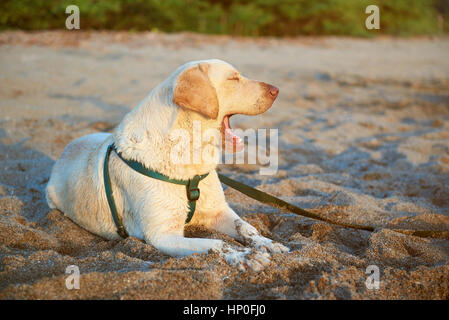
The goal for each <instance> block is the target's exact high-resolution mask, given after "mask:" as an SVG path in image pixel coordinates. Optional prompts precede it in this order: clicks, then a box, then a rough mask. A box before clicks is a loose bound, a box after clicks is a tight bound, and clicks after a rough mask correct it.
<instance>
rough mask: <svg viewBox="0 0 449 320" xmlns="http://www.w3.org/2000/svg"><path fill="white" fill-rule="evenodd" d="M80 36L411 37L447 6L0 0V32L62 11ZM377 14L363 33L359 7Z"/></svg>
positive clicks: (359, 1)
mask: <svg viewBox="0 0 449 320" xmlns="http://www.w3.org/2000/svg"><path fill="white" fill-rule="evenodd" d="M71 4H75V5H77V6H78V7H79V9H80V21H81V22H80V25H81V29H83V30H88V29H102V30H131V31H145V30H153V31H154V30H160V31H165V32H177V31H193V32H201V33H210V34H234V35H245V36H258V35H270V36H295V35H323V34H332V35H352V36H370V35H375V34H379V33H382V34H391V35H417V34H436V33H441V32H445V31H448V20H449V9H448V8H449V0H320V1H310V0H253V1H249V0H223V1H217V0H108V1H98V0H60V1H57V0H2V1H1V3H0V28H1V29H23V30H35V29H64V28H65V20H66V18H67V16H68V15H67V14H66V13H65V8H66V7H67V6H68V5H71ZM371 4H375V5H377V6H379V8H380V30H367V29H366V28H365V19H366V18H367V16H368V15H367V14H366V13H365V8H366V7H367V6H368V5H371Z"/></svg>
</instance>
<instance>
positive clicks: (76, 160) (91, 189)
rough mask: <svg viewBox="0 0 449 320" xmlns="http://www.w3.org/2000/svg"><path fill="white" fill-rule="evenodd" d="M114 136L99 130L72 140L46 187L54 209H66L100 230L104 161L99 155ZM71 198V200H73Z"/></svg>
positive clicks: (80, 221) (89, 228)
mask: <svg viewBox="0 0 449 320" xmlns="http://www.w3.org/2000/svg"><path fill="white" fill-rule="evenodd" d="M110 137H111V134H107V133H95V134H90V135H86V136H83V137H80V138H78V139H76V140H73V141H72V142H70V143H69V144H68V145H67V146H66V147H65V148H64V150H63V152H62V154H61V156H60V158H59V159H58V160H57V161H56V163H55V164H54V166H53V169H52V172H51V176H50V180H49V181H48V185H47V188H46V198H47V203H48V206H49V207H50V208H51V209H58V210H60V211H62V212H64V214H65V215H67V216H68V217H70V218H71V219H72V220H73V221H75V222H76V223H78V224H80V225H81V226H83V227H85V228H86V229H88V230H91V231H94V232H95V231H98V232H95V233H97V234H102V233H103V232H102V231H103V230H96V229H98V227H99V225H100V226H101V224H99V223H98V221H96V220H97V218H98V217H97V215H100V214H101V207H102V206H103V204H102V197H98V194H99V190H98V189H100V188H99V182H102V180H100V178H101V179H102V173H100V172H99V171H100V170H101V169H102V163H101V164H100V163H99V162H100V160H101V159H99V157H98V155H99V154H100V153H101V152H99V150H100V149H102V146H104V145H105V141H106V140H107V139H108V138H110ZM69 199H70V201H67V200H69Z"/></svg>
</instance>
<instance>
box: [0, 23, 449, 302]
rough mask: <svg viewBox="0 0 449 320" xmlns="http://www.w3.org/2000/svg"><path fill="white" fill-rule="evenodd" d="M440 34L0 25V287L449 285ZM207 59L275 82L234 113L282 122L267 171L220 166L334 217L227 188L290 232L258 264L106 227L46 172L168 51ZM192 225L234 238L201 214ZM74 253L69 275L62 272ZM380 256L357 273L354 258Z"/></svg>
mask: <svg viewBox="0 0 449 320" xmlns="http://www.w3.org/2000/svg"><path fill="white" fill-rule="evenodd" d="M448 54H449V39H448V38H414V39H393V38H379V39H373V40H366V39H348V38H333V37H324V38H295V39H284V40H279V39H272V38H265V39H246V38H231V37H225V36H223V37H218V36H200V35H192V34H173V35H164V34H155V33H136V34H130V33H87V32H81V31H71V32H69V31H66V32H64V31H61V32H35V33H23V32H3V33H0V70H1V72H0V77H1V86H0V164H1V165H0V298H1V299H91V298H94V299H448V298H449V241H448V240H444V239H428V238H419V237H414V236H408V235H403V234H399V233H395V232H393V231H390V230H389V229H388V228H391V227H395V228H420V229H432V230H449V59H447V57H448ZM204 58H220V59H223V60H226V61H228V62H230V63H232V64H233V65H235V66H236V67H237V68H238V69H239V70H240V71H241V72H242V73H243V74H245V75H246V76H248V77H250V78H254V79H259V80H263V81H266V82H269V83H272V84H274V85H276V86H278V87H279V88H280V95H279V97H278V99H277V101H276V102H275V104H274V106H273V107H272V108H271V109H270V110H269V111H268V112H267V113H266V114H264V115H262V116H257V117H244V116H241V117H239V116H237V117H235V118H234V117H233V119H232V123H233V126H234V127H237V128H242V129H246V128H277V129H279V169H278V171H277V173H276V175H272V176H261V175H259V174H258V173H259V171H258V167H257V166H254V165H221V166H220V170H221V172H222V173H224V174H227V175H229V176H230V177H233V178H235V179H238V180H240V181H242V182H245V183H248V184H251V185H252V186H255V187H257V188H259V189H261V190H264V191H267V192H270V193H272V194H274V195H276V196H280V197H281V198H282V199H284V200H286V201H290V202H292V203H294V204H296V205H299V206H301V207H304V208H307V209H310V210H312V211H314V212H316V213H319V214H321V215H323V216H326V217H328V218H332V219H336V220H338V221H341V222H352V223H360V224H369V225H373V226H375V227H376V231H375V232H372V233H370V232H367V231H356V230H350V229H344V228H341V227H337V226H333V225H329V224H326V223H323V222H318V221H313V220H310V219H307V218H303V217H298V216H295V215H293V214H289V213H280V212H278V210H276V209H273V208H270V207H267V206H264V205H261V204H259V203H257V202H255V201H253V200H250V199H248V198H246V197H245V196H243V195H241V194H239V193H238V192H236V191H234V190H230V189H226V191H225V193H226V196H227V199H228V201H229V203H230V205H231V206H232V207H233V208H234V209H235V210H236V211H237V212H238V213H239V214H240V215H241V216H242V217H243V218H244V219H245V220H246V221H248V222H250V223H251V224H253V225H254V226H255V227H256V228H257V229H258V230H259V231H260V232H261V233H262V234H263V235H264V236H267V237H270V238H272V239H275V240H276V241H279V242H281V243H283V244H284V245H286V246H288V247H290V248H291V252H290V253H285V254H275V255H273V257H272V262H271V264H270V265H269V266H268V267H267V268H265V270H263V271H262V272H252V271H248V272H241V271H239V270H238V269H237V268H235V267H232V266H230V265H228V264H227V263H226V262H225V261H224V260H223V259H222V258H220V257H219V256H218V255H216V254H213V253H211V254H207V255H193V256H189V257H185V258H172V257H169V256H167V255H164V254H162V253H160V252H159V251H158V250H156V249H155V248H154V247H152V246H150V245H147V244H145V243H143V242H142V241H141V240H138V239H135V238H128V239H123V240H120V241H106V240H105V239H102V238H100V237H98V236H95V235H93V234H91V233H89V232H88V231H86V230H84V229H82V228H80V227H79V226H77V225H76V224H74V223H73V222H71V220H69V219H68V218H66V217H65V216H64V215H63V213H61V212H59V211H57V210H50V209H49V208H48V206H47V204H46V202H45V198H44V193H43V192H44V188H45V185H46V183H47V181H48V178H49V175H50V170H51V167H52V165H53V163H54V161H55V160H56V159H57V157H58V156H59V155H60V153H61V152H62V150H63V148H64V146H65V145H66V144H67V143H68V142H70V141H71V140H72V139H75V138H77V137H80V136H82V135H85V134H88V133H93V132H98V131H110V130H112V129H113V128H114V126H115V125H117V123H118V122H119V121H120V119H121V118H122V117H123V116H124V114H125V113H126V112H127V111H129V110H130V109H131V108H132V107H133V106H135V105H136V104H137V103H138V102H139V101H140V100H141V99H143V98H144V97H145V95H146V94H147V93H148V92H149V91H150V90H151V89H152V88H153V87H154V86H155V85H156V84H158V83H159V82H161V81H162V80H164V79H165V78H166V77H167V76H168V75H169V74H170V73H171V72H172V71H173V70H174V69H175V68H176V67H177V66H179V65H180V64H182V63H184V62H186V61H189V60H197V59H204ZM186 234H187V235H188V236H203V237H212V238H219V239H223V240H225V241H227V242H229V243H232V244H234V245H238V243H236V242H235V241H233V240H232V239H230V238H229V237H227V236H225V235H222V234H218V233H213V232H210V231H208V230H202V229H192V228H191V229H188V230H186ZM69 265H76V266H78V267H79V270H80V273H81V278H80V289H79V290H76V289H74V290H68V289H67V288H66V285H65V283H66V278H67V277H68V276H69V275H68V274H66V273H65V271H66V267H67V266H69ZM369 265H376V266H377V267H378V268H379V271H380V279H379V280H380V284H379V288H378V289H368V288H367V286H366V285H365V280H366V279H367V274H366V268H367V267H368V266H369Z"/></svg>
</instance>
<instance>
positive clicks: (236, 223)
mask: <svg viewBox="0 0 449 320" xmlns="http://www.w3.org/2000/svg"><path fill="white" fill-rule="evenodd" d="M209 227H210V228H211V229H214V230H217V231H219V232H222V233H225V234H228V235H230V236H231V237H233V238H235V239H236V240H237V241H239V242H241V243H243V244H245V245H248V246H251V247H254V248H256V249H257V250H261V251H268V252H270V253H280V252H288V251H289V249H288V248H287V247H286V246H284V245H282V244H280V243H278V242H275V241H273V240H271V239H268V238H265V237H264V236H262V235H260V234H259V232H258V231H257V229H256V228H254V227H253V226H252V225H250V224H249V223H248V222H246V221H244V220H242V218H240V217H239V216H238V215H237V214H236V213H235V212H234V210H232V209H231V208H230V207H229V206H226V208H225V210H223V211H222V212H221V213H220V214H219V215H218V217H217V219H215V221H213V222H212V223H211V224H210V225H209Z"/></svg>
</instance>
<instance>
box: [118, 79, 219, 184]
mask: <svg viewBox="0 0 449 320" xmlns="http://www.w3.org/2000/svg"><path fill="white" fill-rule="evenodd" d="M167 84H168V82H164V83H162V84H160V85H159V86H158V87H156V88H155V89H154V90H153V91H152V92H151V93H150V94H149V95H148V96H147V97H146V98H145V99H144V100H143V101H142V102H141V103H140V104H139V105H138V106H136V107H135V108H134V109H133V110H132V111H131V112H129V113H128V114H127V115H126V116H125V117H124V118H123V120H122V121H121V122H120V124H119V125H118V127H117V128H116V130H115V131H114V142H115V144H116V146H117V149H118V150H119V151H120V152H121V153H122V155H123V156H124V157H125V158H127V159H132V160H136V161H139V162H140V163H142V164H143V165H144V166H145V167H147V168H150V169H152V170H155V171H157V172H159V173H162V174H164V175H166V176H168V177H170V178H174V179H190V178H192V177H193V176H195V175H202V174H205V173H208V172H210V171H212V170H215V168H216V166H217V163H218V153H219V149H218V147H217V146H216V145H213V144H212V143H210V142H209V141H208V142H202V136H203V133H204V131H205V130H207V129H209V128H214V129H218V128H216V124H215V123H214V122H213V121H211V120H207V119H205V118H204V117H202V116H201V115H199V114H197V113H194V112H191V111H188V110H185V109H183V108H181V107H179V106H177V105H176V104H174V103H173V96H172V90H171V88H170V87H169V86H168V85H167ZM198 124H199V125H198ZM214 126H215V127H214ZM198 127H200V130H201V134H200V137H198V134H197V135H195V136H194V133H195V132H196V133H198ZM183 133H184V134H183ZM186 133H187V135H188V136H187V137H186ZM182 134H183V135H182ZM180 135H182V137H181V136H180ZM186 138H187V139H188V140H190V141H188V140H186ZM195 142H196V143H195ZM198 142H199V143H198ZM199 149H201V150H199ZM195 152H196V155H194V153H195ZM203 158H206V161H204V160H203ZM211 159H214V160H211ZM180 162H181V163H180Z"/></svg>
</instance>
